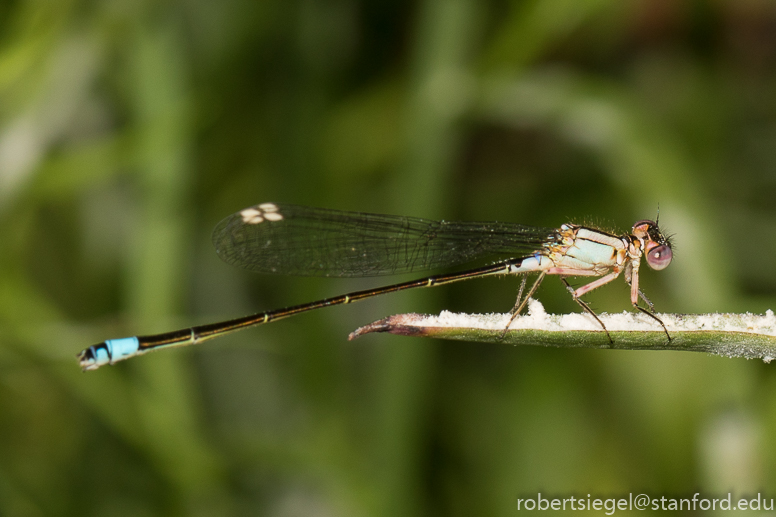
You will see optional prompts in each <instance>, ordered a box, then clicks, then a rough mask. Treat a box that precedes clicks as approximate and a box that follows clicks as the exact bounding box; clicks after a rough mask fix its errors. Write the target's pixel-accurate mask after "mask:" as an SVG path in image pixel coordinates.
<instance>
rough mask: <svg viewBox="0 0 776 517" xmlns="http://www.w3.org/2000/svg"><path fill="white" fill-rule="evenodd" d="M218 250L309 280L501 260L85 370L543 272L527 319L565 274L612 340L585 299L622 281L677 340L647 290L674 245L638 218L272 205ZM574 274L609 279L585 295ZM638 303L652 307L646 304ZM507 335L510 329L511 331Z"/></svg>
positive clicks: (166, 339) (131, 341) (106, 350)
mask: <svg viewBox="0 0 776 517" xmlns="http://www.w3.org/2000/svg"><path fill="white" fill-rule="evenodd" d="M213 243H214V245H215V247H216V251H217V253H218V254H219V255H220V256H221V258H222V259H223V260H225V261H226V262H228V263H230V264H233V265H235V266H239V267H242V268H245V269H249V270H252V271H258V272H260V273H271V274H280V275H301V276H328V277H366V276H380V275H394V274H399V273H408V272H413V271H422V270H429V269H433V268H438V267H444V266H454V265H462V264H466V263H469V262H472V261H475V260H485V259H488V258H490V259H492V260H494V259H498V261H496V262H492V263H491V264H490V265H486V266H481V267H478V268H475V269H469V270H466V271H461V272H457V273H451V274H445V275H438V276H429V277H426V278H422V279H420V280H413V281H410V282H404V283H400V284H394V285H389V286H386V287H379V288H377V289H369V290H364V291H356V292H353V293H349V294H345V295H341V296H336V297H333V298H326V299H323V300H319V301H315V302H311V303H305V304H302V305H295V306H293V307H287V308H284V309H278V310H273V311H269V312H262V313H259V314H254V315H252V316H245V317H242V318H237V319H233V320H229V321H223V322H219V323H211V324H209V325H200V326H196V327H191V328H187V329H183V330H177V331H174V332H168V333H165V334H155V335H151V336H139V337H130V338H122V339H110V340H107V341H104V342H102V343H99V344H97V345H93V346H91V347H89V348H87V349H86V350H84V351H82V352H81V353H80V354H79V355H78V359H79V362H80V364H81V367H82V368H83V369H84V370H94V369H96V368H99V367H100V366H102V365H105V364H113V363H115V362H117V361H121V360H124V359H128V358H130V357H134V356H136V355H140V354H144V353H146V352H149V351H151V350H157V349H161V348H167V347H173V346H185V345H194V344H197V343H201V342H202V341H205V340H207V339H211V338H214V337H218V336H222V335H224V334H227V333H229V332H233V331H236V330H240V329H244V328H247V327H252V326H255V325H261V324H264V323H269V322H270V321H275V320H279V319H282V318H287V317H289V316H294V315H296V314H299V313H302V312H307V311H311V310H313V309H318V308H321V307H328V306H331V305H341V304H346V303H352V302H356V301H359V300H364V299H366V298H371V297H373V296H377V295H380V294H384V293H392V292H395V291H402V290H405V289H412V288H415V287H432V286H436V285H442V284H449V283H451V282H457V281H459V280H465V279H467V278H475V277H481V276H486V275H507V274H526V273H538V278H537V279H536V281H535V282H534V283H533V285H532V287H531V288H530V290H529V291H528V293H526V294H525V296H523V288H524V287H525V279H526V276H524V277H523V283H522V285H521V288H520V294H519V295H518V301H517V304H516V305H515V308H514V309H513V318H514V316H516V315H517V314H519V313H520V312H521V311H522V310H523V308H524V307H525V305H526V302H527V301H528V299H529V298H530V297H531V296H532V295H533V294H534V292H535V291H536V289H537V288H538V287H539V284H540V283H541V281H542V280H543V279H544V277H545V276H546V275H558V276H559V277H560V278H561V280H562V281H563V283H564V284H565V285H566V288H567V289H568V291H569V292H570V293H571V296H572V297H573V299H574V300H575V301H576V302H577V303H579V305H580V306H582V308H583V309H584V310H585V312H587V313H588V314H590V315H591V316H592V317H593V318H595V319H596V321H598V323H599V324H600V325H601V327H602V328H603V330H604V332H605V333H606V335H607V337H608V338H609V341H610V342H611V336H609V332H608V331H607V330H606V327H605V326H604V325H603V323H601V320H600V319H599V318H598V316H596V314H595V313H594V312H593V310H592V309H590V307H589V306H588V305H587V304H586V303H585V302H584V301H582V300H581V296H582V295H584V294H585V293H588V292H590V291H592V290H593V289H597V288H598V287H601V286H602V285H604V284H607V283H609V282H611V281H612V280H614V279H615V278H617V277H618V276H619V275H620V274H621V273H624V275H625V281H626V282H627V283H628V284H630V288H631V296H630V298H631V303H632V304H633V307H635V308H636V309H638V310H639V311H641V312H643V313H645V314H647V315H648V316H650V317H651V318H652V319H654V320H655V321H656V322H657V323H659V324H660V325H661V326H662V327H663V330H664V331H665V333H666V336H668V339H669V340H670V339H671V336H670V335H669V334H668V330H667V329H666V328H665V325H664V324H663V322H662V321H661V320H660V319H659V318H658V317H657V316H656V315H655V314H654V307H653V305H652V302H650V301H649V299H648V298H647V297H646V296H645V295H644V293H642V292H641V290H640V289H639V266H640V264H641V257H642V255H646V261H647V264H649V266H650V267H651V268H652V269H656V270H660V269H664V268H665V267H667V266H668V264H670V263H671V259H672V258H673V253H672V251H671V243H670V242H669V240H668V238H666V236H665V235H663V233H661V231H660V228H659V227H658V224H657V222H654V221H650V220H643V221H638V222H637V223H636V224H634V225H633V229H632V230H631V233H630V234H628V235H622V236H616V235H613V234H610V233H607V232H604V231H601V230H597V229H594V228H588V227H585V226H578V225H574V224H564V225H563V226H561V227H560V228H557V229H553V228H534V227H530V226H523V225H520V224H512V223H499V222H479V223H476V222H449V221H430V220H426V219H418V218H413V217H403V216H394V215H377V214H365V213H358V212H341V211H337V210H327V209H322V208H310V207H303V206H296V205H286V204H280V203H263V204H260V205H256V206H254V207H251V208H246V209H245V210H242V211H241V212H238V213H236V214H233V215H231V216H229V217H227V218H226V219H224V220H223V221H221V222H220V223H219V224H218V225H217V226H216V228H215V230H214V231H213ZM570 276H590V277H600V278H598V279H597V280H594V281H593V282H590V283H588V284H586V285H584V286H582V287H579V288H578V289H574V288H573V287H571V285H570V284H569V283H568V281H567V280H566V277H570ZM639 298H640V299H641V300H643V301H644V302H645V303H646V305H647V307H648V308H644V307H641V306H640V305H639ZM505 330H506V329H505Z"/></svg>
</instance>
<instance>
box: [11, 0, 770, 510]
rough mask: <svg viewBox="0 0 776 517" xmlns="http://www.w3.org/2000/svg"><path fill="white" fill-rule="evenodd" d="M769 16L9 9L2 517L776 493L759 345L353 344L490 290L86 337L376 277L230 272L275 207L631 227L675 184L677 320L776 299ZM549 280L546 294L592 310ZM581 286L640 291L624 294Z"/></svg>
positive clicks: (403, 6)
mask: <svg viewBox="0 0 776 517" xmlns="http://www.w3.org/2000/svg"><path fill="white" fill-rule="evenodd" d="M774 24H776V10H775V9H774V7H773V6H772V4H771V3H769V2H766V1H765V0H750V1H748V2H725V1H723V2H668V1H658V2H647V1H639V2H632V3H620V2H613V1H606V0H595V1H585V2H570V1H568V0H543V1H488V2H475V1H473V0H452V1H450V0H448V1H447V2H443V1H441V0H423V1H421V2H417V3H408V2H405V3H395V2H393V3H392V2H381V1H371V2H366V1H356V0H329V1H326V2H314V1H312V0H296V1H290V2H279V1H275V0H266V1H263V2H248V1H247V0H227V1H225V2H219V3H208V2H201V1H193V2H163V3H148V2H126V1H124V0H112V1H110V2H102V3H91V2H81V1H78V0H67V1H64V2H58V3H56V4H44V3H40V2H35V1H30V0H20V1H17V2H9V3H5V4H2V5H0V242H2V243H3V246H2V248H3V252H2V253H0V285H2V289H0V322H1V324H0V344H1V345H2V346H0V370H1V371H2V376H0V414H1V415H3V418H2V419H0V438H2V440H0V444H2V445H0V514H3V515H49V514H54V515H70V514H73V515H76V514H77V515H103V514H106V515H107V514H109V515H123V514H126V515H157V514H165V515H166V514H185V515H192V514H201V515H229V514H236V515H243V514H262V515H278V516H284V515H312V514H317V515H397V514H401V515H427V514H439V515H472V514H477V515H511V514H512V512H513V511H514V503H515V499H516V498H517V497H518V495H527V496H531V494H535V492H537V491H541V492H542V493H543V494H544V493H557V494H572V493H573V494H584V493H594V494H601V495H605V494H612V493H618V494H619V493H627V492H628V491H631V490H633V491H636V490H639V491H645V490H646V491H653V492H654V493H655V494H656V495H662V494H668V493H671V494H677V493H679V494H681V493H685V492H689V491H690V490H695V489H698V488H699V489H702V490H706V491H714V490H717V491H720V490H734V491H737V492H738V493H740V492H747V491H748V492H751V491H753V490H760V489H762V490H766V491H767V490H768V489H770V490H771V492H769V493H770V494H772V493H773V489H774V488H776V472H775V471H774V468H773V466H772V465H774V464H775V460H776V451H774V448H773V445H772V444H771V441H770V440H768V439H767V437H769V436H772V435H773V434H774V432H776V405H774V402H776V375H774V374H773V373H772V369H773V367H772V366H768V365H764V364H760V363H759V362H747V361H742V360H726V359H721V358H716V357H705V356H698V357H696V356H695V355H690V354H659V353H656V354H641V353H637V352H607V351H601V352H596V351H590V350H584V351H582V350H580V351H557V350H531V349H525V350H518V349H511V348H507V349H500V348H498V347H484V346H482V345H481V344H474V343H442V342H436V341H432V340H426V341H423V342H415V343H406V342H404V340H401V339H398V338H392V337H389V336H379V337H376V336H372V337H369V338H365V339H364V340H360V341H359V342H357V343H349V342H347V341H346V339H345V338H346V336H347V333H348V332H350V331H351V330H353V329H354V328H356V327H358V326H359V325H362V324H364V323H365V322H369V321H372V320H374V319H377V318H380V317H382V316H386V315H388V314H392V313H396V312H402V311H413V310H417V311H421V312H432V311H436V310H439V309H441V308H449V309H451V310H467V311H469V312H475V311H476V312H484V311H503V310H505V309H506V308H508V307H511V305H512V303H513V302H514V295H515V292H516V288H517V284H516V283H515V282H513V281H510V280H502V281H495V280H483V281H481V282H472V283H464V284H462V285H456V286H450V287H449V288H439V289H438V290H431V291H429V292H423V293H406V294H397V295H396V296H393V297H387V298H385V299H381V300H374V301H372V302H365V303H364V304H359V305H355V306H352V307H343V308H333V309H330V310H327V311H325V312H324V311H322V312H321V313H319V314H310V315H308V316H303V317H300V319H298V320H297V319H294V320H291V321H288V322H279V323H277V324H274V325H271V326H268V327H266V328H261V329H257V330H256V331H246V332H245V333H242V335H237V336H233V337H229V338H224V339H223V340H222V341H221V342H217V343H212V344H208V345H205V346H203V347H201V348H200V349H197V350H194V349H191V350H177V351H170V352H167V353H160V354H153V355H151V356H149V357H146V358H142V359H138V360H136V361H130V362H128V363H127V364H125V365H120V366H116V367H113V368H109V369H104V370H100V371H98V372H95V373H93V374H88V375H82V374H80V372H79V370H78V368H77V366H76V364H75V361H74V359H73V356H74V354H75V353H76V352H78V351H79V350H80V349H82V348H84V347H85V346H88V345H89V344H92V343H95V342H98V341H101V340H103V339H106V338H110V337H119V336H122V335H131V334H136V333H143V334H148V333H152V332H156V331H164V330H169V329H172V328H177V327H179V326H186V325H190V324H195V323H204V322H208V321H215V320H218V319H219V318H227V317H231V316H236V315H241V314H248V313H252V312H256V311H258V310H261V309H267V308H274V307H281V306H284V305H289V304H295V303H301V302H304V301H309V300H313V299H316V298H319V297H323V296H328V295H332V294H336V293H339V292H346V291H348V290H351V289H357V288H362V287H368V286H372V285H379V284H380V283H381V282H380V281H375V280H369V279H366V280H360V279H356V280H340V281H319V280H314V279H288V278H262V277H253V276H250V275H248V274H245V273H243V272H240V271H233V270H230V269H229V267H228V266H226V265H224V264H220V263H219V262H218V259H217V258H216V256H215V253H213V251H212V249H211V248H210V244H209V232H210V230H211V229H212V227H213V226H214V225H215V223H216V222H217V221H218V220H219V219H220V218H221V217H224V216H226V215H228V214H230V213H232V212H234V211H237V210H239V209H241V208H244V207H245V206H249V205H252V204H256V203H258V202H262V201H272V200H277V201H284V202H294V203H301V204H311V205H317V206H325V207H331V208H340V209H351V210H362V211H375V212H391V213H405V214H408V215H415V216H420V217H431V218H445V219H471V220H474V219H481V220H489V219H500V220H513V221H518V222H523V223H527V224H534V225H546V226H557V225H558V224H561V223H563V222H566V221H568V220H573V221H584V222H594V223H598V224H602V225H604V226H605V227H607V228H616V229H617V230H618V231H625V230H627V228H628V227H629V225H631V224H632V223H633V221H635V220H638V219H643V218H648V217H654V214H655V212H656V210H657V207H658V204H659V205H660V212H661V219H660V221H661V226H665V227H666V228H668V229H669V230H670V231H672V232H675V234H676V236H675V242H676V244H677V252H676V258H675V261H674V263H673V264H672V265H671V267H670V268H668V269H667V270H665V271H663V272H660V273H654V274H653V272H649V271H647V272H645V273H644V277H645V278H644V280H643V282H644V288H645V290H646V292H648V293H649V296H650V297H651V298H652V300H653V301H654V302H655V303H656V305H657V307H658V308H659V309H660V310H661V311H666V312H702V311H704V312H706V311H708V312H712V311H714V312H740V311H752V312H762V311H764V310H765V309H767V308H773V306H774V305H775V304H774V300H776V270H775V269H774V268H773V267H772V266H771V262H772V260H771V259H770V258H771V257H773V256H774V254H775V252H776V237H774V236H776V233H774V231H773V229H772V228H773V227H774V224H776V209H775V208H774V204H773V199H774V195H775V194H776V160H775V159H774V153H773V150H774V145H775V144H774V142H776V140H774V138H776V103H775V102H774V96H773V91H774V86H775V84H774V83H775V82H776V77H774V73H773V70H774V63H775V62H776V37H775V36H774V34H776V33H775V32H774V31H773V30H772V29H773V26H774ZM545 284H547V285H546V286H543V288H542V291H541V293H540V296H541V298H542V300H543V301H544V302H545V305H546V306H547V307H548V310H550V311H553V312H563V311H575V310H577V308H576V307H575V304H574V303H573V302H572V301H570V300H569V299H568V297H567V295H566V293H565V291H564V289H562V287H561V286H559V285H555V284H557V283H553V282H546V283H545ZM590 301H591V302H592V304H593V306H594V307H595V308H596V309H599V310H609V311H613V310H622V309H623V308H627V306H628V303H627V289H626V288H625V287H624V286H623V285H621V284H620V285H613V286H610V287H608V288H606V289H603V290H601V291H600V292H595V293H592V294H591V296H590ZM726 451H728V452H726ZM729 451H733V452H729Z"/></svg>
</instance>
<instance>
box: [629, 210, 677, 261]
mask: <svg viewBox="0 0 776 517" xmlns="http://www.w3.org/2000/svg"><path fill="white" fill-rule="evenodd" d="M633 235H635V236H636V237H638V238H639V239H641V240H642V241H643V242H644V253H645V254H646V256H647V264H649V267H651V268H652V269H654V270H657V271H660V270H661V269H665V268H667V267H668V264H670V263H671V260H672V259H673V258H674V253H673V251H672V250H671V242H670V241H669V239H668V238H667V237H666V236H665V235H663V232H661V231H660V228H659V227H658V225H657V223H656V222H655V221H650V220H649V219H644V220H643V221H639V222H637V223H636V224H634V225H633Z"/></svg>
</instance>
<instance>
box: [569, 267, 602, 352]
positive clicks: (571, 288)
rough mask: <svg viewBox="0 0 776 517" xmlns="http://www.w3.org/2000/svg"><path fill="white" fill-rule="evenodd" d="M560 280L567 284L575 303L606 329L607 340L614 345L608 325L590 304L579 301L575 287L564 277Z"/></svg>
mask: <svg viewBox="0 0 776 517" xmlns="http://www.w3.org/2000/svg"><path fill="white" fill-rule="evenodd" d="M560 279H561V281H562V282H563V283H564V284H566V289H568V291H569V292H570V293H571V297H572V298H574V301H575V302H577V303H578V304H579V305H580V307H582V308H583V309H585V312H587V313H588V314H590V315H591V316H592V317H594V318H595V320H596V321H597V322H598V324H599V325H601V328H602V329H604V332H606V337H607V339H609V344H611V345H613V344H614V341H612V336H610V335H609V331H608V330H607V329H606V325H604V322H603V321H601V319H600V318H599V317H598V315H597V314H596V313H595V312H593V309H591V308H590V306H589V305H588V304H586V303H585V302H583V301H582V300H580V299H579V297H578V296H577V293H576V290H575V289H574V288H573V287H571V284H569V283H568V280H566V279H565V278H564V277H560Z"/></svg>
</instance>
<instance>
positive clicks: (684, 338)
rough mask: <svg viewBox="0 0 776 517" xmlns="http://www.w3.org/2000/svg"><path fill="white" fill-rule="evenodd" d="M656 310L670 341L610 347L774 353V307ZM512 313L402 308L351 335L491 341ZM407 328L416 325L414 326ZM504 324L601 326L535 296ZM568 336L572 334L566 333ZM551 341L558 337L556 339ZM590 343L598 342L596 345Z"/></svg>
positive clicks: (624, 322) (630, 315) (571, 328)
mask: <svg viewBox="0 0 776 517" xmlns="http://www.w3.org/2000/svg"><path fill="white" fill-rule="evenodd" d="M598 316H599V318H600V320H601V322H602V323H603V324H604V325H605V326H606V328H607V330H609V332H629V333H630V332H634V333H660V334H663V330H662V329H661V328H660V327H659V326H658V325H656V323H655V321H654V320H653V319H652V318H649V317H647V316H646V315H644V314H642V313H638V312H627V311H626V312H622V313H618V314H607V313H602V314H599V315H598ZM657 316H658V317H659V318H660V319H661V320H662V321H663V322H664V323H665V326H666V328H667V330H668V332H669V334H671V336H672V340H671V341H670V342H668V341H666V342H665V343H662V344H660V345H659V346H650V345H649V344H646V346H644V345H640V344H636V345H634V344H633V343H634V342H633V340H634V339H639V338H637V337H631V338H629V339H628V342H626V343H617V344H615V345H614V347H613V348H626V349H646V348H654V349H660V350H671V349H673V350H683V351H701V352H707V353H713V354H717V355H722V356H726V357H746V358H750V359H751V358H761V359H763V361H765V362H766V363H768V362H771V361H772V360H773V359H775V358H776V316H775V315H774V313H773V311H772V310H768V311H766V313H765V314H751V313H743V314H732V313H731V314H664V313H660V314H657ZM510 317H511V315H510V314H464V313H452V312H449V311H442V312H441V313H440V314H439V315H423V314H400V315H396V316H391V317H389V318H385V319H383V320H381V321H379V322H375V323H373V324H371V325H367V326H366V327H362V328H361V329H358V330H357V331H355V332H354V333H353V334H351V336H350V339H353V338H355V337H358V336H360V335H363V334H366V333H370V332H393V331H394V329H399V328H401V329H404V330H403V331H397V332H393V333H397V334H404V335H429V336H434V337H449V338H453V339H467V340H471V341H478V340H482V341H494V340H495V339H493V338H492V337H493V335H496V336H498V337H499V339H498V340H501V338H503V337H504V334H503V332H504V330H505V328H506V325H507V324H508V322H509V319H510ZM407 329H415V330H417V332H410V331H407ZM440 329H443V330H445V331H447V332H446V334H447V335H442V333H440V332H439V330H440ZM508 330H509V333H508V334H510V335H512V336H519V335H520V334H521V333H520V332H519V331H521V330H530V331H539V332H547V333H553V334H557V335H558V336H563V335H568V336H574V334H571V333H574V332H595V333H601V332H602V330H601V326H600V325H599V324H598V322H596V321H595V320H594V319H593V318H591V317H590V316H589V315H587V314H585V313H572V314H548V313H547V312H546V311H545V310H544V306H543V305H542V304H541V302H539V301H538V300H534V299H531V300H529V302H528V311H527V314H524V315H521V316H518V317H517V318H515V319H514V321H512V324H511V325H510V326H509V329H508ZM477 331H488V332H487V336H485V335H482V333H480V334H477ZM515 331H517V332H515ZM564 333H570V334H564ZM577 336H578V334H577ZM569 340H575V338H574V337H569ZM662 340H665V338H664V337H663V338H662V339H661V341H662ZM554 341H556V342H557V339H555V340H554ZM616 341H617V340H616ZM504 342H506V343H512V344H533V343H531V342H524V341H522V340H520V339H519V338H518V340H515V339H512V338H511V337H507V338H506V339H505V340H504ZM618 345H619V346H618ZM553 346H574V345H570V344H561V345H557V344H554V345H553ZM577 346H579V345H578V344H577ZM581 346H587V345H581ZM590 347H591V348H602V347H601V346H598V345H596V346H592V345H591V346H590Z"/></svg>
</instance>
